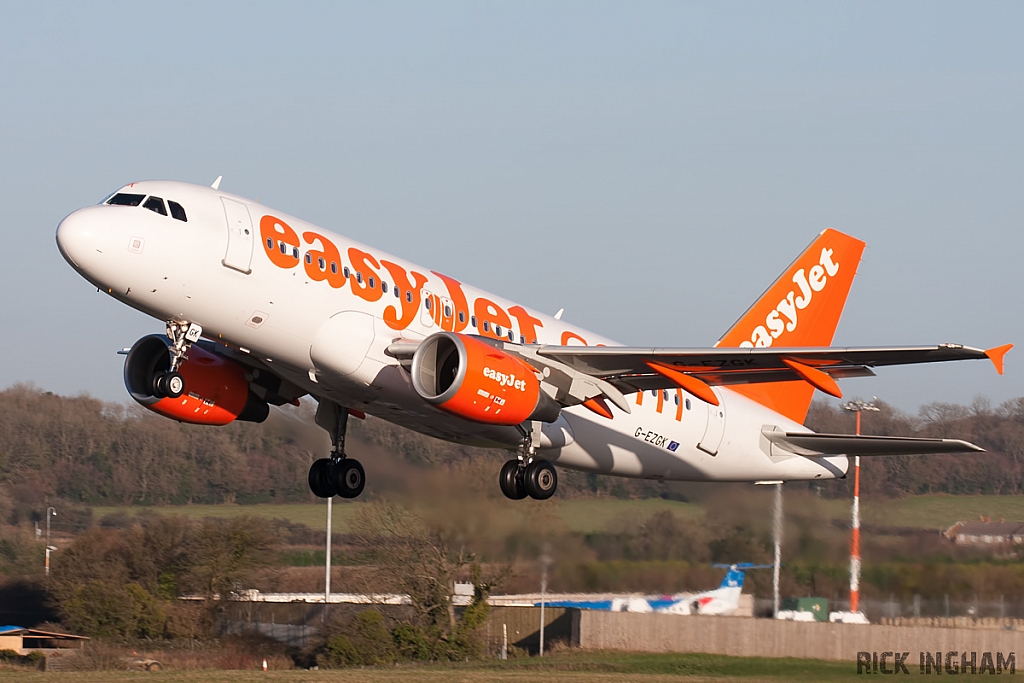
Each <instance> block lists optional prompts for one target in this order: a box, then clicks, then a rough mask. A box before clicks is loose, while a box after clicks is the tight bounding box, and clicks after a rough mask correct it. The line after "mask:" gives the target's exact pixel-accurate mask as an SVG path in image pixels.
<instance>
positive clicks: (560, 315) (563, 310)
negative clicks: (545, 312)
mask: <svg viewBox="0 0 1024 683" xmlns="http://www.w3.org/2000/svg"><path fill="white" fill-rule="evenodd" d="M563 313H565V309H564V308H559V309H558V313H555V320H561V319H562V314H563Z"/></svg>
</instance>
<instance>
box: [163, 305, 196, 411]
mask: <svg viewBox="0 0 1024 683" xmlns="http://www.w3.org/2000/svg"><path fill="white" fill-rule="evenodd" d="M202 334H203V328H202V326H201V325H197V324H196V323H190V322H183V321H178V320H169V321H168V322H167V338H168V339H170V340H171V345H170V346H168V347H167V351H168V353H170V354H171V367H170V368H169V369H168V370H167V371H165V372H159V373H157V374H156V375H154V376H153V395H154V396H156V397H157V398H178V397H179V396H181V395H182V394H183V393H185V378H184V377H182V376H181V374H180V373H179V372H178V366H180V365H181V361H183V360H184V359H185V353H186V352H187V351H188V347H189V346H191V345H192V344H193V343H195V342H197V341H199V337H200V336H201V335H202Z"/></svg>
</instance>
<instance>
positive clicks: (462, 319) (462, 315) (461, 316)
mask: <svg viewBox="0 0 1024 683" xmlns="http://www.w3.org/2000/svg"><path fill="white" fill-rule="evenodd" d="M459 322H460V323H464V322H466V312H465V311H459Z"/></svg>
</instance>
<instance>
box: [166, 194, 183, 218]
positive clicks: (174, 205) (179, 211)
mask: <svg viewBox="0 0 1024 683" xmlns="http://www.w3.org/2000/svg"><path fill="white" fill-rule="evenodd" d="M167 206H169V207H170V209H171V218H177V219H178V220H179V221H182V222H184V223H187V222H188V218H186V217H185V209H184V207H182V205H181V204H179V203H178V202H172V201H171V200H170V199H168V200H167Z"/></svg>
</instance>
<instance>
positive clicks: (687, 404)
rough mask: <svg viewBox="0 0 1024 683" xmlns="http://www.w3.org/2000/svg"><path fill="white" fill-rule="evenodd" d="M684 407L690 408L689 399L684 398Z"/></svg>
mask: <svg viewBox="0 0 1024 683" xmlns="http://www.w3.org/2000/svg"><path fill="white" fill-rule="evenodd" d="M686 409H687V410H689V409H690V399H686Z"/></svg>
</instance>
